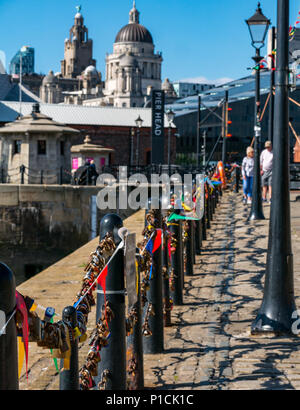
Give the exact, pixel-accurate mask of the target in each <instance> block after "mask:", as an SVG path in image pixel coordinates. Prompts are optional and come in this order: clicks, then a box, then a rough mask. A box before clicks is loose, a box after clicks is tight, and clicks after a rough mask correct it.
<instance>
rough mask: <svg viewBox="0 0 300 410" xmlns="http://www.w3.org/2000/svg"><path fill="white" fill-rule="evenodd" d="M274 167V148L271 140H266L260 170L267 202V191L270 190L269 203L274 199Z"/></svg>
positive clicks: (264, 196)
mask: <svg viewBox="0 0 300 410" xmlns="http://www.w3.org/2000/svg"><path fill="white" fill-rule="evenodd" d="M272 168H273V150H272V143H271V141H266V143H265V149H264V150H263V151H262V153H261V154H260V171H261V181H262V187H263V188H262V189H263V191H262V200H263V202H267V193H268V190H269V203H271V199H272Z"/></svg>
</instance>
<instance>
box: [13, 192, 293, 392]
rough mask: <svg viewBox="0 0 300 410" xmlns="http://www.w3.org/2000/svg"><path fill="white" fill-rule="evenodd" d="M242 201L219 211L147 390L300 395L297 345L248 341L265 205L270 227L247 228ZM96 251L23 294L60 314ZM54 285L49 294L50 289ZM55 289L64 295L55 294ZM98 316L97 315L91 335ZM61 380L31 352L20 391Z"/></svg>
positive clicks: (134, 224)
mask: <svg viewBox="0 0 300 410" xmlns="http://www.w3.org/2000/svg"><path fill="white" fill-rule="evenodd" d="M296 195H300V193H298V194H292V195H291V208H292V244H293V254H294V276H295V281H294V283H295V297H296V306H297V307H298V308H299V309H300V206H299V202H296V201H295V198H296ZM241 199H242V197H241V195H240V194H239V195H235V194H232V193H227V194H226V195H224V196H223V198H222V202H221V204H220V205H218V208H217V210H216V213H215V215H214V220H213V221H212V223H211V229H210V230H209V231H208V237H207V240H206V241H204V242H203V249H202V253H201V255H200V256H197V257H196V265H195V266H194V275H193V276H190V277H186V278H185V290H184V305H183V306H175V307H174V309H173V311H172V323H173V324H172V326H171V327H168V328H165V342H164V345H165V351H164V353H163V354H159V355H145V356H144V366H145V371H144V374H145V387H146V389H159V390H163V389H170V390H176V389H183V390H193V389H198V390H199V389H203V390H240V389H300V351H299V349H300V343H299V342H300V340H299V338H297V337H294V338H254V337H252V336H251V335H250V326H251V323H252V321H253V320H254V319H255V317H256V312H257V310H258V309H259V307H260V304H261V300H262V294H263V280H264V272H265V263H266V249H267V238H268V224H269V221H268V217H269V208H270V207H269V205H266V206H264V213H265V216H266V220H265V221H259V222H256V223H249V222H247V221H246V220H247V216H248V214H249V208H247V207H245V206H244V205H242V202H241ZM143 221H144V214H143V211H141V212H139V213H138V214H136V215H135V216H132V217H131V218H129V219H128V220H127V222H126V223H125V225H126V226H128V227H129V229H131V230H132V231H136V232H138V233H139V232H141V227H142V224H143ZM95 245H96V240H94V241H93V242H90V243H89V244H87V245H85V247H83V248H81V249H80V250H78V251H76V252H75V253H74V254H72V255H71V256H70V257H67V258H66V259H65V260H62V261H60V262H58V263H57V264H55V265H54V266H53V267H51V268H49V269H50V271H49V270H48V272H47V271H45V272H43V273H42V274H40V278H38V279H39V281H37V280H35V279H37V278H32V279H31V280H30V281H27V282H25V283H24V284H23V285H21V286H20V291H23V293H24V294H33V293H32V292H33V290H34V289H35V288H32V287H34V286H35V287H36V292H38V293H37V295H36V296H37V297H38V299H39V300H40V303H41V304H43V302H44V303H46V300H48V302H49V300H50V301H52V300H53V303H56V304H57V305H58V308H61V309H62V307H63V306H64V304H65V300H66V299H68V300H69V299H70V297H71V295H74V291H75V289H76V290H77V288H78V286H79V284H80V278H81V275H82V266H83V265H84V263H85V262H86V259H87V256H88V254H89V252H91V251H92V250H94V248H95ZM49 273H50V275H49ZM58 278H59V280H58ZM49 280H50V285H51V286H52V287H50V289H49V288H46V283H47V281H49ZM55 284H56V288H57V286H59V289H60V290H61V292H59V294H57V293H56V294H55V291H54V289H53V288H54V285H55ZM63 289H65V293H63ZM34 294H35V293H34ZM71 299H72V298H71ZM94 310H95V309H94ZM94 316H95V314H94V312H92V313H91V316H90V320H89V330H90V331H91V330H92V329H93V327H94V323H95V317H94ZM87 351H88V345H87V343H85V344H83V345H81V346H80V364H82V363H83V361H84V359H85V357H86V354H87ZM58 379H59V378H58V374H57V372H56V370H55V367H54V365H53V362H52V361H51V359H50V358H49V351H44V350H42V349H40V348H37V347H36V346H34V345H33V346H32V348H31V358H30V373H29V383H28V384H27V382H26V378H25V376H24V374H23V376H22V378H21V382H20V388H21V389H34V390H36V389H47V390H53V389H58V385H59V384H58V383H59V382H58Z"/></svg>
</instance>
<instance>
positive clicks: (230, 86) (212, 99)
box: [167, 71, 300, 116]
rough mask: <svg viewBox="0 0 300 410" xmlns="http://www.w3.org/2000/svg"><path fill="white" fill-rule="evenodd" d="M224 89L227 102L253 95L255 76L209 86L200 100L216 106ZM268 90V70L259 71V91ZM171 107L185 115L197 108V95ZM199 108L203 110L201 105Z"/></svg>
mask: <svg viewBox="0 0 300 410" xmlns="http://www.w3.org/2000/svg"><path fill="white" fill-rule="evenodd" d="M298 85H300V79H299V80H297V86H298ZM225 91H228V96H229V103H234V102H236V101H242V100H246V99H249V98H254V96H255V76H254V75H251V76H248V77H244V78H240V79H238V80H234V81H231V82H229V83H225V84H223V85H220V86H218V87H214V88H211V89H209V90H207V91H204V92H201V93H199V95H200V96H201V102H202V103H203V104H204V105H205V106H206V107H209V108H212V107H216V106H217V105H218V104H220V103H221V102H222V100H223V99H224V95H225ZM269 91H270V72H269V71H262V72H261V81H260V93H261V95H263V94H267V93H269ZM169 108H171V109H172V110H173V111H174V112H175V114H176V116H181V115H185V114H187V113H190V112H194V111H197V110H198V95H194V96H192V97H186V98H183V99H181V100H177V101H175V103H173V104H169V105H168V106H167V109H169ZM201 110H205V107H204V106H202V107H201Z"/></svg>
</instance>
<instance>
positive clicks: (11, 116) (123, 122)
mask: <svg viewBox="0 0 300 410" xmlns="http://www.w3.org/2000/svg"><path fill="white" fill-rule="evenodd" d="M20 111H21V114H22V115H23V116H24V115H29V114H30V113H31V111H32V103H22V105H21V110H20V103H19V102H11V101H0V122H5V123H6V122H12V121H15V120H16V118H17V117H18V116H19V115H20ZM40 112H41V113H42V114H44V115H46V116H48V117H50V118H52V119H53V120H54V121H56V122H59V123H62V124H68V125H99V126H101V125H102V126H116V127H117V126H119V127H136V124H135V120H136V119H137V117H138V116H140V117H141V118H142V120H143V128H150V127H151V126H152V110H151V109H150V108H117V107H90V106H83V105H69V104H43V103H40ZM168 126H169V124H168V121H167V116H165V128H168ZM172 128H176V127H175V125H172Z"/></svg>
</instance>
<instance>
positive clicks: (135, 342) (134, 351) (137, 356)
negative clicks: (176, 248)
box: [127, 252, 144, 390]
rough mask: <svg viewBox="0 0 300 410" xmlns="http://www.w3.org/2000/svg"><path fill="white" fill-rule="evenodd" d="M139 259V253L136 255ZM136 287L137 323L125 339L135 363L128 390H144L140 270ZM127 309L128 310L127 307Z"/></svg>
mask: <svg viewBox="0 0 300 410" xmlns="http://www.w3.org/2000/svg"><path fill="white" fill-rule="evenodd" d="M136 257H137V259H138V258H140V256H139V253H138V252H137V255H136ZM137 287H138V289H137V290H138V292H137V295H138V300H137V302H136V304H135V308H136V312H137V321H136V324H135V325H134V326H133V332H132V334H131V335H129V336H128V338H127V351H128V347H129V346H130V348H131V351H130V352H129V354H131V359H132V360H134V362H135V366H134V367H135V368H134V374H133V375H132V381H131V383H130V386H129V389H130V390H142V389H143V388H144V357H143V336H142V305H141V284H140V269H139V268H138V269H137ZM128 308H130V307H129V306H128Z"/></svg>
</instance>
